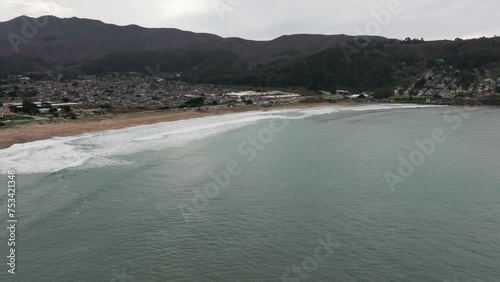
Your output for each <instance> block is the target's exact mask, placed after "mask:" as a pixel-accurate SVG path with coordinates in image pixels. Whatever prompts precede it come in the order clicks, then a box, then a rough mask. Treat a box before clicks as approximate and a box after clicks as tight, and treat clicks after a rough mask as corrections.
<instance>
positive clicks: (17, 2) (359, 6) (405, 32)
mask: <svg viewBox="0 0 500 282" xmlns="http://www.w3.org/2000/svg"><path fill="white" fill-rule="evenodd" d="M393 1H398V2H400V7H401V11H400V12H399V13H393V14H391V19H390V21H387V23H388V24H386V21H385V20H386V19H387V17H384V16H382V17H381V18H382V19H384V20H383V21H380V20H378V21H377V20H376V18H377V16H376V15H377V14H378V15H385V16H386V15H387V14H386V13H385V12H384V11H387V10H388V5H390V4H393V3H394V2H393ZM498 11H500V2H498V1H496V0H482V1H477V0H453V1H451V0H420V1H416V0H413V1H412V0H350V1H345V0H342V1H340V0H309V1H286V0H141V1H137V0H106V1H102V0H2V2H1V3H0V20H1V21H6V20H10V19H12V18H14V17H17V16H20V15H23V14H26V15H30V16H40V15H45V14H53V15H56V16H60V17H73V16H76V17H81V18H91V19H99V20H102V21H104V22H107V23H114V24H119V25H127V24H138V25H141V26H145V27H175V28H179V29H183V30H190V31H195V32H208V33H214V34H218V35H220V36H224V37H243V38H247V39H256V40H262V39H272V38H276V37H278V36H280V35H283V34H295V33H320V34H341V33H343V34H357V33H360V31H361V32H362V33H363V34H372V35H381V36H386V37H390V38H406V37H412V38H422V37H423V38H425V39H427V40H431V39H454V38H456V37H463V38H471V37H480V36H493V35H495V34H500V27H499V26H498V24H497V23H496V19H497V18H498V15H497V14H498ZM374 22H377V23H378V25H379V26H378V28H374V26H373V23H374Z"/></svg>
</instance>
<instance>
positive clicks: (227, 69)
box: [0, 16, 500, 88]
mask: <svg viewBox="0 0 500 282" xmlns="http://www.w3.org/2000/svg"><path fill="white" fill-rule="evenodd" d="M437 61H443V63H444V64H446V65H449V66H451V67H454V68H458V69H460V70H464V71H472V70H474V69H477V68H484V69H488V70H490V71H492V72H493V73H495V74H496V73H497V72H498V73H499V74H500V71H499V68H498V62H500V38H481V39H476V40H461V39H456V40H455V41H445V40H443V41H431V42H425V41H423V40H416V39H410V38H407V39H406V40H396V39H387V38H383V37H378V36H348V35H312V34H296V35H286V36H281V37H279V38H276V39H274V40H270V41H253V40H245V39H241V38H222V37H220V36H217V35H213V34H206V33H193V32H188V31H182V30H178V29H173V28H143V27H139V26H136V25H129V26H117V25H113V24H106V23H103V22H101V21H97V20H89V19H80V18H67V19H61V18H57V17H53V16H44V17H41V18H36V19H35V18H30V17H26V16H22V17H18V18H15V19H13V20H10V21H7V22H3V23H0V72H2V71H3V72H4V73H12V72H14V73H21V72H32V71H40V70H54V69H57V70H60V71H62V72H69V73H73V74H77V75H78V74H81V73H85V74H104V73H108V72H122V71H123V72H125V71H141V72H145V70H146V69H151V68H152V69H154V68H155V67H156V66H159V67H160V68H161V71H162V72H182V73H184V78H185V79H186V80H189V81H193V82H206V83H225V84H244V85H256V86H280V85H294V86H295V85H296V86H303V87H309V88H318V87H323V88H324V87H341V86H342V87H344V86H345V87H370V88H378V87H384V86H388V85H392V84H394V83H401V82H402V81H404V80H405V79H407V78H411V79H413V77H415V76H418V73H419V72H421V71H424V70H425V69H426V68H429V67H432V66H433V65H434V64H435V62H437Z"/></svg>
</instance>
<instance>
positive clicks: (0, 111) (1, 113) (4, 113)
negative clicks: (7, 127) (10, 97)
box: [0, 105, 16, 117]
mask: <svg viewBox="0 0 500 282" xmlns="http://www.w3.org/2000/svg"><path fill="white" fill-rule="evenodd" d="M15 115H16V114H14V113H13V112H11V111H10V108H9V106H7V105H4V106H3V107H2V108H0V117H12V116H15Z"/></svg>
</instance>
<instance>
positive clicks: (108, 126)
mask: <svg viewBox="0 0 500 282" xmlns="http://www.w3.org/2000/svg"><path fill="white" fill-rule="evenodd" d="M324 106H332V104H330V103H314V104H297V105H285V106H276V107H270V108H261V107H245V108H232V109H220V110H213V111H205V112H203V111H166V112H165V111H164V112H141V113H125V114H117V115H114V116H110V117H109V116H107V117H98V116H97V117H93V118H85V119H81V120H55V121H33V122H28V123H22V124H18V125H15V126H14V127H8V128H5V129H0V149H4V148H8V147H10V146H12V145H14V144H22V143H27V142H33V141H38V140H45V139H50V138H53V137H65V136H75V135H81V134H85V133H91V132H99V131H105V130H112V129H121V128H126V127H132V126H138V125H146V124H155V123H160V122H168V121H177V120H183V119H191V118H199V117H205V116H213V115H221V114H228V113H237V112H248V111H263V110H264V111H265V110H279V109H290V108H311V107H324Z"/></svg>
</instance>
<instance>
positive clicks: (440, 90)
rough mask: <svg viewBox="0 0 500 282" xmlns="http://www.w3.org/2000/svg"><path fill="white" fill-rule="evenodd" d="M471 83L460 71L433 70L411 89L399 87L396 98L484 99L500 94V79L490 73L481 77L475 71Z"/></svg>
mask: <svg viewBox="0 0 500 282" xmlns="http://www.w3.org/2000/svg"><path fill="white" fill-rule="evenodd" d="M470 76H471V81H464V77H463V76H462V73H461V71H460V70H455V71H448V72H446V71H445V72H440V73H437V74H436V73H435V72H434V71H432V70H429V71H427V72H426V73H424V74H423V75H422V76H421V78H420V79H419V80H418V81H417V82H416V83H415V85H414V86H413V85H412V86H411V87H409V88H402V87H399V88H397V89H396V90H395V96H410V95H412V96H416V97H426V98H431V97H443V98H457V97H484V96H491V95H497V94H499V88H500V78H497V79H495V78H493V77H492V75H491V73H490V72H489V71H484V73H482V74H481V75H480V74H479V70H475V71H474V73H472V74H471V75H470Z"/></svg>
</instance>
